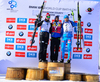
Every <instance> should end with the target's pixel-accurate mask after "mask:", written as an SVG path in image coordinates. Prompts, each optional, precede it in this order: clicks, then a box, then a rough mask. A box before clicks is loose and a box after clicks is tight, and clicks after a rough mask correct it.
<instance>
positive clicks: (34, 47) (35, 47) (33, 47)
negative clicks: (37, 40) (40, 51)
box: [27, 45, 37, 51]
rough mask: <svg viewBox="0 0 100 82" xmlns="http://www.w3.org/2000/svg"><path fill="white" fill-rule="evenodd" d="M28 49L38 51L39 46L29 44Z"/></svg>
mask: <svg viewBox="0 0 100 82" xmlns="http://www.w3.org/2000/svg"><path fill="white" fill-rule="evenodd" d="M27 50H28V51H37V46H32V47H31V46H30V45H29V46H27Z"/></svg>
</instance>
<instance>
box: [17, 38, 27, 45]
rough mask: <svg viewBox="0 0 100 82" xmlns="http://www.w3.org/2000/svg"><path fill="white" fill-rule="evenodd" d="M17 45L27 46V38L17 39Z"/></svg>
mask: <svg viewBox="0 0 100 82" xmlns="http://www.w3.org/2000/svg"><path fill="white" fill-rule="evenodd" d="M16 43H21V44H25V43H26V39H25V38H16Z"/></svg>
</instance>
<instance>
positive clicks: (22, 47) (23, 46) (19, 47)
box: [16, 45, 25, 50]
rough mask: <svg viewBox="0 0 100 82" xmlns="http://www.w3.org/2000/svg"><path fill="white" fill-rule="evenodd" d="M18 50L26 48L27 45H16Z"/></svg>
mask: <svg viewBox="0 0 100 82" xmlns="http://www.w3.org/2000/svg"><path fill="white" fill-rule="evenodd" d="M16 50H25V45H16Z"/></svg>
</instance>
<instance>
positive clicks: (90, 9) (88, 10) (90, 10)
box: [86, 7, 94, 12]
mask: <svg viewBox="0 0 100 82" xmlns="http://www.w3.org/2000/svg"><path fill="white" fill-rule="evenodd" d="M93 10H94V9H93V8H90V7H89V8H88V9H87V10H86V12H92V11H93Z"/></svg>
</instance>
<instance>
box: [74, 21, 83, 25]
mask: <svg viewBox="0 0 100 82" xmlns="http://www.w3.org/2000/svg"><path fill="white" fill-rule="evenodd" d="M75 23H77V21H75ZM83 25H84V23H83V21H81V26H83Z"/></svg>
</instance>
